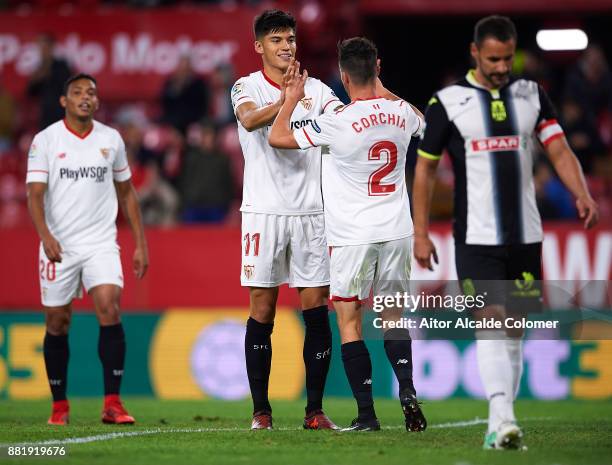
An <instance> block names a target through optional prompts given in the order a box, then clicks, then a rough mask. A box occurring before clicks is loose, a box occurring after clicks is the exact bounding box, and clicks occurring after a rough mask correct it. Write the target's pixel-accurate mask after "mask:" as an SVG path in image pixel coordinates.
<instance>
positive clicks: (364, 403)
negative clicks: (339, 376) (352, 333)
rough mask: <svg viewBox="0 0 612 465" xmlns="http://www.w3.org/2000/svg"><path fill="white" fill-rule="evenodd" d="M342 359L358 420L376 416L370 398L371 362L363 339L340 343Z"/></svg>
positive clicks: (372, 401)
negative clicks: (355, 404)
mask: <svg viewBox="0 0 612 465" xmlns="http://www.w3.org/2000/svg"><path fill="white" fill-rule="evenodd" d="M342 361H343V362H344V370H345V371H346V377H347V378H348V381H349V384H350V385H351V390H352V391H353V396H354V397H355V400H356V401H357V408H358V409H359V420H371V419H374V418H376V412H375V411H374V400H373V399H372V362H371V360H370V353H369V352H368V348H367V347H366V345H365V343H364V342H363V341H354V342H347V343H346V344H342Z"/></svg>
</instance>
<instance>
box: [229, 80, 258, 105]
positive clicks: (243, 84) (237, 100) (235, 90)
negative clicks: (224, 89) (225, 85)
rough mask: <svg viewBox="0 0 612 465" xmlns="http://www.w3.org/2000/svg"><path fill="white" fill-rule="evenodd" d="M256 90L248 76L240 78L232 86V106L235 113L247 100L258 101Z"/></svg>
mask: <svg viewBox="0 0 612 465" xmlns="http://www.w3.org/2000/svg"><path fill="white" fill-rule="evenodd" d="M255 95H256V94H255V92H254V91H253V89H252V87H251V85H250V83H249V81H248V80H247V79H246V78H240V79H238V80H237V81H236V83H235V84H234V86H233V87H232V92H231V96H232V107H233V108H234V114H236V110H237V109H238V107H239V106H240V105H242V104H243V103H246V102H253V103H257V101H256V100H255Z"/></svg>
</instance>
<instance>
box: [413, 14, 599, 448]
mask: <svg viewBox="0 0 612 465" xmlns="http://www.w3.org/2000/svg"><path fill="white" fill-rule="evenodd" d="M516 41H517V34H516V29H515V27H514V24H513V23H512V21H511V20H510V19H508V18H506V17H502V16H489V17H486V18H483V19H481V20H480V21H479V22H478V23H477V24H476V27H475V29H474V40H473V43H472V44H471V55H472V58H473V59H474V61H475V63H476V68H475V69H473V70H470V71H469V72H468V73H467V75H466V76H465V78H464V79H461V80H460V81H458V82H456V83H454V84H452V85H450V86H448V87H445V88H444V89H442V90H440V91H438V92H436V93H435V94H434V96H433V97H432V98H431V100H430V102H429V106H428V108H427V111H426V129H425V133H424V135H423V137H422V140H421V143H420V145H419V150H418V154H419V157H418V161H417V165H416V172H415V179H414V187H413V203H414V209H413V219H414V229H415V241H414V256H415V258H416V259H417V261H418V262H419V263H420V264H421V266H423V267H425V268H429V269H431V268H432V258H433V259H434V261H437V255H436V250H435V247H434V245H433V243H432V242H431V240H430V238H429V235H428V217H429V210H430V204H431V196H432V192H433V185H434V181H435V172H436V168H437V166H438V162H439V160H440V158H441V157H442V152H443V150H444V149H446V150H447V151H448V153H449V155H450V156H451V159H452V164H453V170H454V173H455V194H454V221H453V234H454V238H455V262H456V267H457V275H458V277H459V279H460V280H461V281H462V284H463V289H464V292H466V293H470V292H477V293H479V294H481V293H484V292H487V306H486V307H485V308H484V309H483V310H480V311H477V312H475V314H474V316H475V317H476V318H485V317H486V318H496V319H503V318H504V315H506V314H509V313H516V312H520V313H524V312H528V311H530V310H531V311H537V310H538V307H539V305H540V301H541V291H540V289H539V284H538V281H540V280H541V279H542V271H541V255H542V240H543V233H542V224H541V219H540V215H539V212H538V209H537V205H536V199H535V189H534V183H533V174H532V170H533V164H534V158H535V156H536V154H537V147H536V145H538V144H539V145H540V146H541V147H542V148H543V149H544V152H545V153H546V155H547V156H548V158H549V160H550V162H551V163H552V165H553V167H554V169H555V171H556V172H557V174H558V175H559V177H560V179H561V181H563V183H564V184H565V186H566V187H567V188H568V189H569V190H570V192H571V193H572V194H573V195H574V197H575V198H576V208H577V210H578V213H579V216H580V218H581V219H582V220H583V221H584V226H585V228H591V227H592V226H594V225H595V224H596V223H597V221H598V210H597V205H596V204H595V202H594V201H593V199H592V198H591V196H590V194H589V191H588V189H587V186H586V183H585V179H584V176H583V173H582V169H581V167H580V164H579V162H578V160H577V159H576V156H575V155H574V153H573V152H572V150H571V148H570V147H569V145H568V143H567V140H566V138H565V136H564V133H563V129H562V128H561V126H560V125H559V123H558V122H557V119H556V116H555V110H554V108H553V106H552V104H551V103H550V100H549V98H548V96H547V95H546V93H545V92H544V89H543V88H542V87H541V86H539V85H538V84H537V83H536V82H533V81H529V80H526V79H515V78H512V77H511V75H510V70H511V69H512V62H513V60H514V55H515V50H516ZM494 280H495V281H494ZM515 280H519V282H522V283H524V284H525V285H527V284H528V285H529V286H533V289H534V291H535V292H531V293H529V295H525V296H523V297H520V296H519V297H517V298H514V297H512V296H510V295H509V293H508V291H509V287H508V286H509V285H510V283H514V281H515ZM522 333H523V331H522V330H521V329H518V330H516V329H513V330H512V331H504V330H503V329H502V330H493V331H492V330H488V331H484V330H483V331H477V332H476V339H477V341H476V344H477V357H478V366H479V371H480V376H481V379H482V383H483V385H484V388H485V392H486V395H487V398H488V399H489V422H488V430H487V433H486V435H485V440H484V448H485V449H499V448H518V447H521V442H522V436H523V433H522V431H521V429H520V428H519V426H518V425H517V423H516V418H515V415H514V407H513V402H514V399H515V397H516V395H517V393H518V388H519V386H520V380H521V373H522V369H523V359H522V347H521V337H522Z"/></svg>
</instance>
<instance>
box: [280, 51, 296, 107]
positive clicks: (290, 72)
mask: <svg viewBox="0 0 612 465" xmlns="http://www.w3.org/2000/svg"><path fill="white" fill-rule="evenodd" d="M294 67H295V58H291V60H289V66H288V67H287V70H286V71H285V74H283V79H282V80H281V85H280V88H281V95H280V103H281V105H282V104H283V103H284V102H285V89H286V88H287V82H288V81H289V76H292V75H293V70H294Z"/></svg>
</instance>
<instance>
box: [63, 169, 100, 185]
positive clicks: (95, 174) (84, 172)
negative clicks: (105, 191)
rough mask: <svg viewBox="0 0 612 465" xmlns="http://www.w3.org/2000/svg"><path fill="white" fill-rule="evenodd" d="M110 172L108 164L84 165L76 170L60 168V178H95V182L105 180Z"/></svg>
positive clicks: (76, 179)
mask: <svg viewBox="0 0 612 465" xmlns="http://www.w3.org/2000/svg"><path fill="white" fill-rule="evenodd" d="M106 173H108V166H82V167H80V168H78V169H76V170H73V169H70V168H60V179H64V178H65V179H73V180H75V181H78V180H79V179H94V180H95V182H104V178H105V177H106Z"/></svg>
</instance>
